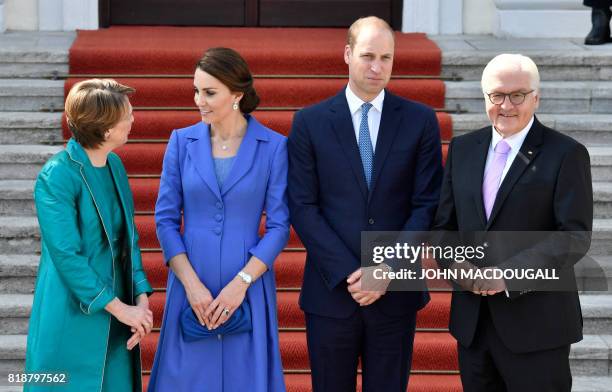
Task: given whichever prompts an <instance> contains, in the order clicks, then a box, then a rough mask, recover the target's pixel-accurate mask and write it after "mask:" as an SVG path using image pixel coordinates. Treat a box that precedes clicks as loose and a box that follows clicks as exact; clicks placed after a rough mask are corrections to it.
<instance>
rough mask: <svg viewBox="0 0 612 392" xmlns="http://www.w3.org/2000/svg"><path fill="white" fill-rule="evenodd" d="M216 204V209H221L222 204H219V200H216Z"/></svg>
mask: <svg viewBox="0 0 612 392" xmlns="http://www.w3.org/2000/svg"><path fill="white" fill-rule="evenodd" d="M216 206H217V208H218V209H220V210H221V209H223V204H221V202H220V201H218V202H217V204H216Z"/></svg>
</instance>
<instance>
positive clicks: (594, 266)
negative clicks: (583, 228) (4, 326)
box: [26, 255, 612, 331]
mask: <svg viewBox="0 0 612 392" xmlns="http://www.w3.org/2000/svg"><path fill="white" fill-rule="evenodd" d="M574 271H575V274H576V285H577V287H578V290H580V292H581V293H583V294H594V295H608V294H612V256H593V255H589V256H587V257H585V258H583V259H582V260H580V261H579V262H578V263H576V265H575V266H574ZM32 284H33V283H32ZM26 286H27V285H26ZM611 315H612V312H611ZM610 328H611V331H612V324H611V325H610Z"/></svg>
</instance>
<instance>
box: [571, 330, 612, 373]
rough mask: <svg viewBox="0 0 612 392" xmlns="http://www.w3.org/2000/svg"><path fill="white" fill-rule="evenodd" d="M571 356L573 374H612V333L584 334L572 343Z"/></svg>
mask: <svg viewBox="0 0 612 392" xmlns="http://www.w3.org/2000/svg"><path fill="white" fill-rule="evenodd" d="M608 333H610V332H609V331H608ZM569 358H570V367H571V368H572V374H573V375H576V376H610V375H612V335H584V338H583V339H582V341H580V342H578V343H576V344H573V345H572V348H571V351H570V356H569Z"/></svg>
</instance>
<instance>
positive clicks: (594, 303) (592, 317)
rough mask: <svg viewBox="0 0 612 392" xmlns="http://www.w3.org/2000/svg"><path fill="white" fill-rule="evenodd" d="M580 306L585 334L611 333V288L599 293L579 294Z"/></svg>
mask: <svg viewBox="0 0 612 392" xmlns="http://www.w3.org/2000/svg"><path fill="white" fill-rule="evenodd" d="M580 306H581V308H582V317H583V320H584V326H583V332H584V333H585V334H591V335H604V334H609V333H612V288H609V291H607V292H605V293H602V294H601V295H590V294H580Z"/></svg>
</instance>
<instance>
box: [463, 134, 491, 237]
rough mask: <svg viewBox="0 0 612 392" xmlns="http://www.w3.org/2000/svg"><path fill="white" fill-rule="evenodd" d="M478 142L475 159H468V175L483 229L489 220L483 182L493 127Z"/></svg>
mask: <svg viewBox="0 0 612 392" xmlns="http://www.w3.org/2000/svg"><path fill="white" fill-rule="evenodd" d="M479 136H480V137H478V138H477V140H476V151H475V154H474V159H470V157H467V161H468V162H469V166H468V170H467V171H466V175H467V176H468V181H469V182H470V183H471V185H470V189H472V190H473V196H474V203H476V211H477V212H478V217H479V218H480V222H481V223H482V227H485V226H486V225H487V218H486V214H485V209H484V200H483V199H482V181H483V179H484V168H485V164H486V162H487V154H488V153H489V145H490V144H491V127H487V128H485V130H484V131H483V132H482V135H479Z"/></svg>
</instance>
